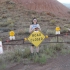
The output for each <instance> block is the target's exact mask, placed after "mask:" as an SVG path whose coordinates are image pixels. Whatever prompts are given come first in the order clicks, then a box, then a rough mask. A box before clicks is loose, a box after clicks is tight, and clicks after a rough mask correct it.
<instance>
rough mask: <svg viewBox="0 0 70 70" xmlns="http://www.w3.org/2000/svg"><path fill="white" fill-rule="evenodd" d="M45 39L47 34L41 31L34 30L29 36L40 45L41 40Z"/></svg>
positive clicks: (33, 42) (34, 42)
mask: <svg viewBox="0 0 70 70" xmlns="http://www.w3.org/2000/svg"><path fill="white" fill-rule="evenodd" d="M44 39H45V36H44V35H43V34H42V33H41V32H40V31H34V32H33V33H32V34H31V35H30V36H29V37H28V40H29V41H30V42H31V43H32V44H33V45H35V46H36V47H38V46H39V45H40V44H41V42H42V41H43V40H44Z"/></svg>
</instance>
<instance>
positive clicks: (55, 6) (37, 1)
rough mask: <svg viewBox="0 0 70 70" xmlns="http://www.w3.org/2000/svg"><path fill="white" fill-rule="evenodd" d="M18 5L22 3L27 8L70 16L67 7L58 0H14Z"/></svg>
mask: <svg viewBox="0 0 70 70" xmlns="http://www.w3.org/2000/svg"><path fill="white" fill-rule="evenodd" d="M13 1H14V2H15V3H17V4H18V5H19V4H21V5H23V6H24V8H26V9H30V10H34V11H37V12H43V11H45V12H47V13H53V14H55V15H56V16H65V17H66V16H70V14H69V13H68V11H70V9H68V8H67V7H65V6H64V5H62V4H61V3H60V2H58V1H57V0H13Z"/></svg>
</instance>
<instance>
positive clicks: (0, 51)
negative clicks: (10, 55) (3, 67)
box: [0, 41, 3, 54]
mask: <svg viewBox="0 0 70 70" xmlns="http://www.w3.org/2000/svg"><path fill="white" fill-rule="evenodd" d="M0 54H3V46H2V41H0Z"/></svg>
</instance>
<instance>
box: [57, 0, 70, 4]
mask: <svg viewBox="0 0 70 70" xmlns="http://www.w3.org/2000/svg"><path fill="white" fill-rule="evenodd" d="M58 1H59V2H61V3H69V4H70V0H58Z"/></svg>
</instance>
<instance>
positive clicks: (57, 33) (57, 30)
mask: <svg viewBox="0 0 70 70" xmlns="http://www.w3.org/2000/svg"><path fill="white" fill-rule="evenodd" d="M55 30H56V35H57V42H58V35H59V34H60V27H56V28H55Z"/></svg>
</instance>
